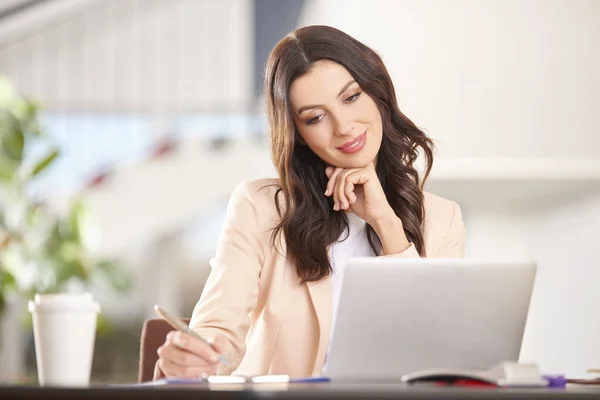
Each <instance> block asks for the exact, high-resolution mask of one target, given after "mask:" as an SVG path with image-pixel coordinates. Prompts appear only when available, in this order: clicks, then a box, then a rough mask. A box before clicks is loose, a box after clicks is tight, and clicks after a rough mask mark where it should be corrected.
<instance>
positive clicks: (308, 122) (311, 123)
mask: <svg viewBox="0 0 600 400" xmlns="http://www.w3.org/2000/svg"><path fill="white" fill-rule="evenodd" d="M322 118H323V115H317V116H316V117H314V118H311V119H309V120H308V121H306V125H314V124H316V123H317V122H319V121H320V120H321V119H322Z"/></svg>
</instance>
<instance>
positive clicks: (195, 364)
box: [154, 306, 229, 378]
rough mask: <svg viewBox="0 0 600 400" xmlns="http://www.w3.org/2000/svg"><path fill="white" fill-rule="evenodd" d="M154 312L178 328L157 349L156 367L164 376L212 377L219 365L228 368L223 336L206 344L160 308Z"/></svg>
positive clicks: (178, 320)
mask: <svg viewBox="0 0 600 400" xmlns="http://www.w3.org/2000/svg"><path fill="white" fill-rule="evenodd" d="M154 310H155V311H156V313H157V314H158V315H159V316H160V317H161V318H163V319H164V320H165V321H167V322H168V323H169V324H170V325H171V326H172V327H173V328H175V329H177V331H171V332H169V334H168V335H167V339H166V341H165V343H164V344H163V345H162V346H161V347H159V349H158V357H159V360H158V366H159V368H160V370H161V371H162V373H163V374H164V375H165V376H166V377H178V378H199V377H200V376H202V375H203V374H208V375H213V374H215V373H216V370H217V367H218V366H219V364H224V365H229V362H228V361H227V360H226V359H225V358H224V357H223V356H222V355H221V352H223V350H224V348H225V337H224V336H222V335H217V336H216V337H215V338H214V339H213V340H212V341H210V342H209V341H206V340H205V339H203V338H202V337H201V336H200V335H198V334H197V333H196V332H194V331H192V330H191V329H190V328H189V327H188V326H187V325H186V324H184V323H183V322H182V321H181V320H180V319H179V318H177V317H176V316H174V315H172V314H171V313H169V312H168V311H166V310H164V309H162V308H161V307H159V306H155V307H154Z"/></svg>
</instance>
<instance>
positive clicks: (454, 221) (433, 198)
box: [423, 192, 463, 234]
mask: <svg viewBox="0 0 600 400" xmlns="http://www.w3.org/2000/svg"><path fill="white" fill-rule="evenodd" d="M423 195H424V208H425V231H429V233H431V232H432V231H436V232H439V233H441V234H445V233H446V232H447V231H448V229H450V228H460V227H461V226H463V220H462V212H461V209H460V206H459V205H458V203H457V202H455V201H452V200H449V199H445V198H443V197H440V196H438V195H435V194H433V193H429V192H423Z"/></svg>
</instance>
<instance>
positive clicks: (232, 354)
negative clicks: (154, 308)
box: [190, 182, 265, 374]
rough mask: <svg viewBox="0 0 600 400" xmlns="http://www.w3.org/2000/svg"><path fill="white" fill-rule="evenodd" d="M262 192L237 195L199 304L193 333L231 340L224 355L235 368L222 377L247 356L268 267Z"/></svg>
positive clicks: (241, 189)
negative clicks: (263, 275)
mask: <svg viewBox="0 0 600 400" xmlns="http://www.w3.org/2000/svg"><path fill="white" fill-rule="evenodd" d="M257 199H258V196H256V191H254V192H253V191H252V189H251V188H250V185H249V184H248V183H247V182H244V183H241V184H240V185H238V187H236V189H235V190H234V191H233V193H232V195H231V198H230V202H229V205H228V208H227V214H226V218H225V223H224V226H223V231H222V232H221V236H220V238H219V242H218V245H217V252H216V255H215V258H214V259H213V260H211V264H212V271H211V273H210V275H209V277H208V280H207V282H206V285H205V286H204V290H203V292H202V295H201V296H200V300H199V301H198V303H197V304H196V306H195V308H194V311H193V314H192V319H191V321H190V327H191V328H192V329H193V330H194V331H196V332H198V333H199V334H200V335H201V336H203V337H205V338H207V339H209V338H212V337H214V336H216V335H217V334H222V335H224V336H225V338H226V339H227V345H226V349H225V350H224V352H223V355H224V356H225V358H227V359H228V360H229V361H230V362H231V365H230V366H228V367H225V366H221V368H220V370H219V371H218V373H219V374H231V373H232V372H233V371H235V369H237V367H238V365H239V363H240V362H241V360H242V358H243V356H244V353H245V352H246V345H245V340H246V335H247V332H248V328H249V326H250V316H249V314H250V312H251V311H252V310H254V308H255V307H256V303H257V296H258V281H259V276H260V272H261V268H262V265H263V261H264V254H265V252H264V250H265V249H264V242H263V241H262V240H264V238H263V237H262V236H263V235H264V234H265V232H262V231H264V230H262V229H261V228H260V226H261V225H264V224H261V223H260V221H259V219H260V215H259V213H258V209H259V207H257V204H256V201H257Z"/></svg>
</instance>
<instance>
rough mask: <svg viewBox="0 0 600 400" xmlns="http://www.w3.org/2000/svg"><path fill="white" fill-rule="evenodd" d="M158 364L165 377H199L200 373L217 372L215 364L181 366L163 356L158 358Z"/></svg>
mask: <svg viewBox="0 0 600 400" xmlns="http://www.w3.org/2000/svg"><path fill="white" fill-rule="evenodd" d="M158 366H159V368H160V370H161V371H162V372H163V374H164V375H165V376H166V377H178V378H199V377H200V376H202V374H208V375H214V374H216V372H217V366H216V365H212V366H204V367H191V366H183V365H179V364H175V363H174V362H172V361H170V360H168V359H165V358H160V359H159V360H158Z"/></svg>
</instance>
